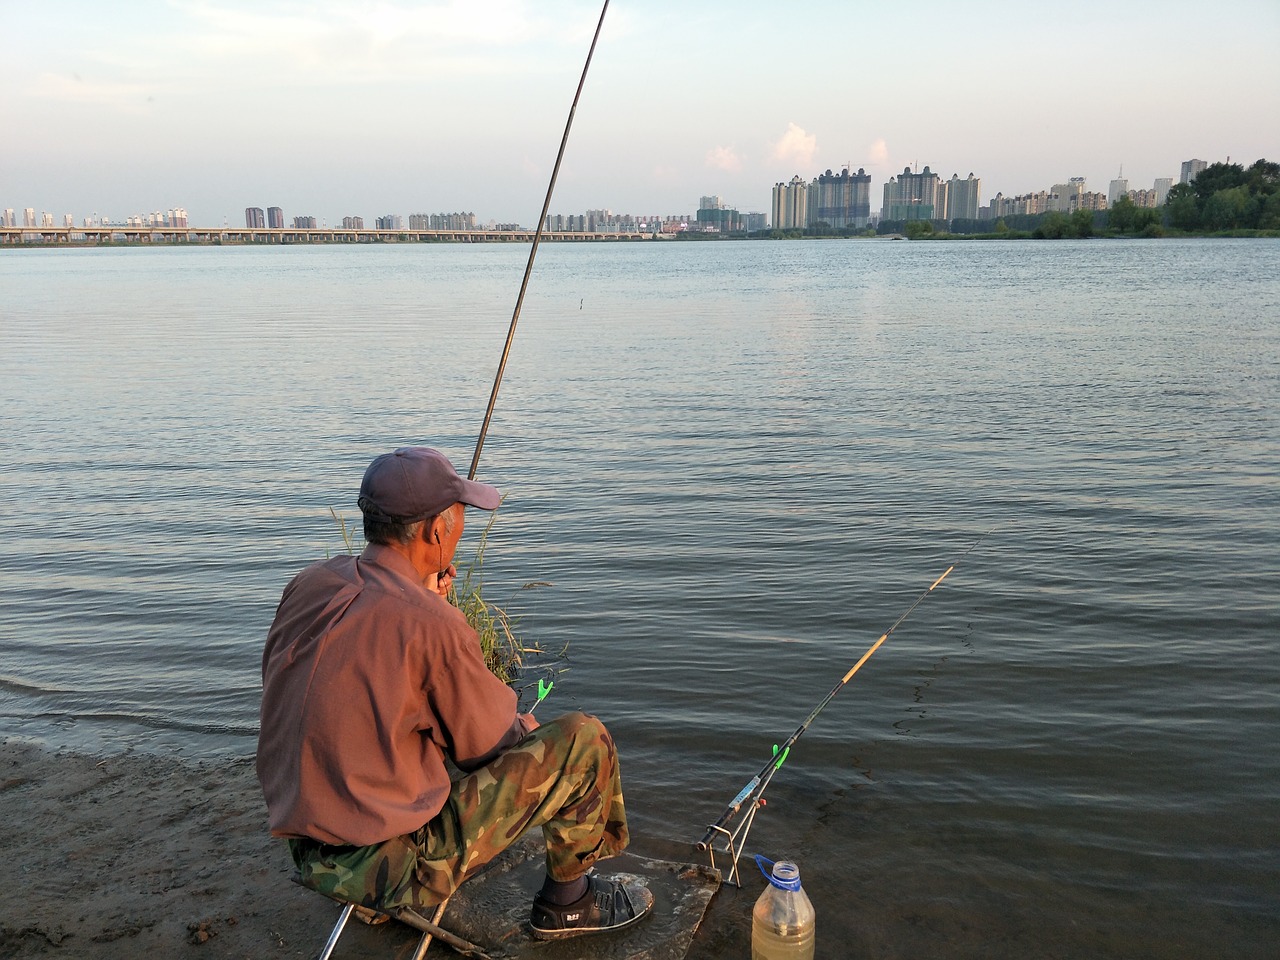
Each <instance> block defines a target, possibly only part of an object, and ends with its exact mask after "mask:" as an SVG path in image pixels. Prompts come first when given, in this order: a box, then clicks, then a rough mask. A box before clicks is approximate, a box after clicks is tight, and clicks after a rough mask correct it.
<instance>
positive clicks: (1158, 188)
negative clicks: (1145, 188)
mask: <svg viewBox="0 0 1280 960" xmlns="http://www.w3.org/2000/svg"><path fill="white" fill-rule="evenodd" d="M1152 189H1153V190H1155V192H1156V206H1157V207H1163V206H1164V202H1165V200H1166V199H1167V198H1168V196H1169V191H1170V190H1172V189H1173V177H1156V182H1155V183H1154V184H1153V185H1152Z"/></svg>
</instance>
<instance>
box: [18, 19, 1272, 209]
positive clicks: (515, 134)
mask: <svg viewBox="0 0 1280 960" xmlns="http://www.w3.org/2000/svg"><path fill="white" fill-rule="evenodd" d="M600 6H601V4H600V3H597V2H595V0H591V2H577V0H440V2H433V0H420V2H411V0H378V2H374V0H243V2H240V0H227V2H222V0H115V2H102V0H41V2H39V3H35V2H31V0H0V38H2V40H0V208H4V207H13V208H15V209H16V210H18V211H19V216H21V210H22V209H23V208H26V207H32V208H34V209H35V210H36V212H37V215H39V213H41V212H43V211H48V212H50V213H52V214H54V215H55V217H56V222H58V223H61V222H62V217H63V215H64V214H67V213H70V214H72V215H73V216H74V217H75V222H77V223H80V222H81V221H82V219H83V218H84V217H87V216H93V215H97V216H99V217H109V218H111V219H112V220H123V219H124V218H125V217H128V216H130V215H133V214H143V215H145V214H147V213H149V212H152V211H156V210H161V211H163V210H168V209H169V208H172V207H184V208H186V210H187V211H188V216H189V218H190V222H191V223H192V224H193V225H198V226H215V225H220V224H222V223H223V222H228V223H230V224H231V225H233V226H235V225H242V224H243V222H244V209H245V207H249V206H256V207H263V208H266V207H268V206H279V207H281V208H282V209H283V211H284V214H285V217H286V222H290V221H291V220H292V218H293V217H294V216H301V215H307V216H314V217H316V218H317V219H318V220H322V221H325V222H327V223H328V224H335V223H338V222H340V221H341V219H342V217H344V216H362V217H364V218H365V221H366V223H368V224H370V225H371V224H372V220H373V218H374V217H377V216H381V215H384V214H388V213H394V214H399V215H401V216H403V217H405V218H406V219H407V217H408V215H409V214H411V213H441V212H454V211H469V212H473V213H475V215H476V217H477V219H478V220H479V221H480V222H481V223H484V222H487V221H491V220H496V221H498V222H517V223H521V224H524V225H526V226H533V225H534V224H535V223H536V221H537V218H538V212H539V210H540V209H541V207H542V202H543V197H544V195H545V193H546V188H547V181H548V178H549V177H550V173H551V169H552V165H553V163H554V161H555V155H556V150H557V148H558V146H559V143H560V137H561V134H562V132H563V130H564V123H565V119H566V117H567V115H568V112H569V106H570V103H571V102H572V99H573V93H574V90H575V88H576V86H577V83H578V78H579V75H580V73H581V70H582V64H583V61H584V59H585V57H586V52H587V48H588V46H589V44H590V40H591V35H592V32H593V31H594V29H595V25H596V20H597V19H598V17H599V13H600ZM1278 50H1280V0H1220V2H1218V3H1214V4H1205V3H1203V2H1202V0H1195V2H1184V0H1163V2H1149V0H1107V2H1094V0H1079V2H1075V3H1071V4H1064V3H1043V2H1026V0H1022V2H1007V0H973V2H969V0H949V2H932V0H916V2H912V3H869V2H859V0H788V2H782V0H775V2H771V3H764V2H754V0H612V2H611V3H610V5H609V11H608V14H607V16H606V18H605V23H604V28H603V31H602V33H601V37H600V42H599V46H598V47H597V49H596V54H595V58H594V60H593V61H592V65H591V70H590V73H589V74H588V76H587V80H586V86H585V88H584V90H583V94H582V99H581V101H580V103H579V105H578V109H577V113H576V116H575V119H574V126H573V130H572V132H571V134H570V139H569V144H568V149H567V151H566V154H565V159H564V164H563V166H562V168H561V171H560V176H559V179H558V181H557V185H556V193H555V197H554V199H553V201H552V204H551V211H552V212H553V213H582V212H584V211H586V210H587V209H599V208H608V209H611V210H613V211H614V212H617V213H632V214H637V215H645V216H648V215H654V214H658V215H664V216H665V215H676V214H682V213H686V214H692V213H693V211H695V210H696V209H697V206H698V200H699V198H700V197H702V196H704V195H713V194H714V195H719V196H720V197H722V198H723V200H724V201H725V203H726V204H728V205H730V206H734V207H736V208H737V209H739V210H742V211H744V212H747V211H760V212H766V213H767V212H768V211H769V207H770V197H771V190H772V187H773V185H774V184H775V183H777V182H779V181H786V180H790V179H791V177H793V176H795V175H797V174H798V175H799V176H801V177H802V178H804V179H805V180H810V179H812V178H813V177H814V176H817V175H818V174H820V173H822V172H823V171H824V170H826V169H828V168H830V169H832V170H834V171H836V172H839V171H840V169H841V168H842V167H844V166H850V165H851V166H852V167H853V168H854V169H857V168H858V167H862V168H864V169H865V170H866V171H867V172H868V173H870V174H871V176H872V185H871V189H872V206H873V208H878V207H879V204H880V200H881V196H882V191H883V185H884V182H885V181H886V180H887V179H888V178H889V177H890V176H893V175H895V174H900V173H901V172H902V171H903V169H904V167H907V166H912V167H913V168H915V167H918V168H919V169H923V168H924V167H925V166H926V165H927V166H929V168H930V169H931V170H932V171H934V172H936V173H938V174H940V175H941V176H942V177H943V178H944V179H945V178H950V176H951V175H952V174H953V173H954V174H959V176H960V177H961V178H964V177H966V176H968V174H970V173H973V174H974V175H975V176H977V177H979V178H981V180H982V203H983V204H986V203H987V202H988V201H989V200H990V198H991V197H993V196H995V194H996V193H997V192H1001V193H1003V194H1005V195H1006V196H1011V195H1015V194H1020V193H1027V192H1032V191H1036V190H1042V189H1043V190H1047V189H1049V188H1051V187H1052V185H1053V184H1055V183H1063V182H1065V181H1066V180H1067V179H1068V178H1069V177H1085V178H1086V179H1087V181H1088V187H1089V189H1090V190H1097V191H1102V192H1105V191H1106V190H1107V185H1108V182H1109V181H1110V180H1111V179H1112V178H1114V177H1116V176H1118V175H1119V174H1120V171H1121V169H1122V168H1123V175H1124V176H1125V177H1126V178H1127V179H1128V181H1129V186H1130V188H1131V189H1138V188H1150V187H1151V186H1152V184H1153V182H1154V180H1155V178H1157V177H1173V178H1174V179H1175V180H1176V179H1177V177H1178V174H1179V168H1180V165H1181V162H1182V161H1183V160H1188V159H1192V158H1197V159H1202V160H1207V161H1209V162H1213V161H1217V160H1226V159H1227V158H1228V157H1229V158H1230V159H1231V160H1232V161H1233V162H1242V163H1244V164H1246V165H1247V164H1249V163H1252V162H1253V161H1254V160H1257V159H1259V158H1261V157H1265V158H1267V159H1269V160H1280V55H1277V52H1276V51H1278ZM19 222H20V221H19Z"/></svg>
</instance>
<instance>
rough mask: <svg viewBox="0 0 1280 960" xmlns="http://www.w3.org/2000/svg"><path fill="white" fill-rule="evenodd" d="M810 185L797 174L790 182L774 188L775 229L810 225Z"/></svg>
mask: <svg viewBox="0 0 1280 960" xmlns="http://www.w3.org/2000/svg"><path fill="white" fill-rule="evenodd" d="M808 194H809V185H808V184H807V183H805V182H804V181H803V180H801V179H800V175H799V174H796V175H795V176H794V177H792V178H791V182H790V183H779V184H775V185H774V188H773V227H774V229H775V230H793V229H797V228H801V229H803V228H804V227H806V226H808V224H807V223H806V217H807V215H808Z"/></svg>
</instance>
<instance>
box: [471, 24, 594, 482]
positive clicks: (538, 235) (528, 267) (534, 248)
mask: <svg viewBox="0 0 1280 960" xmlns="http://www.w3.org/2000/svg"><path fill="white" fill-rule="evenodd" d="M608 10H609V0H604V6H603V7H602V8H601V9H600V20H599V22H598V23H596V32H595V35H594V36H593V37H592V38H591V48H590V49H589V50H588V51H587V62H586V63H584V64H583V65H582V76H581V77H580V78H579V80H578V89H577V91H576V92H575V93H574V95H573V103H572V104H571V105H570V107H569V119H568V120H566V121H565V124H564V136H563V137H561V138H560V151H559V152H558V153H557V154H556V162H555V166H554V167H552V168H551V182H550V183H548V184H547V198H546V199H545V200H543V201H542V215H541V216H540V217H538V227H537V229H536V230H535V231H534V233H533V243H532V245H531V246H530V247H529V262H528V263H527V264H525V268H524V279H522V280H521V281H520V294H519V296H517V297H516V308H515V310H514V311H513V312H512V314H511V326H510V327H509V328H508V330H507V342H506V344H505V345H504V346H503V348H502V359H501V360H499V361H498V372H497V374H496V375H495V376H494V378H493V391H492V392H491V393H490V394H489V406H488V407H487V408H486V409H485V412H484V423H483V424H481V426H480V436H479V437H477V438H476V452H475V453H474V454H473V455H472V457H471V469H470V470H468V471H467V479H468V480H474V479H475V478H476V471H477V470H478V469H479V468H480V451H481V450H483V449H484V439H485V437H486V436H488V434H489V421H490V420H492V419H493V408H494V407H495V406H496V405H497V403H498V388H499V387H500V386H501V385H502V373H503V371H504V370H506V368H507V356H508V355H509V354H510V353H511V343H512V341H514V340H515V337H516V323H517V322H518V321H519V320H520V307H521V306H522V305H523V304H524V292H525V290H526V288H527V287H528V286H529V274H530V273H532V272H533V258H534V257H536V256H537V255H538V244H539V243H540V242H541V241H542V228H543V226H544V225H545V224H546V222H547V213H548V211H550V209H551V194H552V192H554V190H555V188H556V177H557V176H559V174H560V161H561V160H563V159H564V148H565V146H566V145H567V144H568V143H569V130H570V129H571V128H572V127H573V115H574V114H575V113H576V112H577V110H578V98H579V97H581V96H582V87H583V85H584V84H585V83H586V82H587V70H588V69H589V68H590V67H591V57H592V55H593V54H594V53H595V52H596V41H597V40H599V39H600V28H601V27H603V26H604V15H605V13H607V12H608Z"/></svg>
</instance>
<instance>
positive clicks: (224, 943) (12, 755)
mask: <svg viewBox="0 0 1280 960" xmlns="http://www.w3.org/2000/svg"><path fill="white" fill-rule="evenodd" d="M636 846H637V847H639V848H642V849H643V848H644V847H645V846H646V845H645V844H637V845H636ZM0 850H3V852H4V858H5V862H6V863H7V865H8V866H9V868H10V870H11V875H12V876H14V877H15V878H16V879H17V893H18V896H11V897H6V898H3V900H0V956H3V957H6V958H10V957H12V958H24V957H68V958H70V957H76V958H81V957H92V958H95V960H97V958H102V960H116V958H119V960H134V958H137V957H150V958H167V957H184V958H187V957H189V958H191V960H223V958H226V960H232V958H236V960H239V958H259V957H264V958H294V957H296V958H310V957H314V956H316V955H317V954H318V953H319V951H320V948H321V947H322V946H323V944H324V941H325V938H326V937H327V936H328V934H329V931H330V929H331V928H332V926H333V923H334V921H335V920H336V919H337V915H338V908H337V906H336V905H335V904H333V903H331V902H329V901H328V900H326V899H325V898H323V897H321V896H319V895H318V894H315V893H312V892H310V891H307V890H304V889H302V888H301V887H299V886H298V885H297V884H295V883H293V882H292V879H291V877H292V875H293V866H292V864H291V863H290V861H289V858H288V855H287V853H286V851H285V848H284V845H283V844H282V843H281V842H280V841H278V840H273V839H272V838H271V837H270V835H269V833H268V830H267V819H266V808H265V806H264V805H263V802H262V795H261V793H260V791H259V789H258V781H257V778H256V776H255V775H254V770H253V762H252V761H251V760H247V759H245V760H232V761H226V760H222V761H207V762H191V761H184V760H178V759H172V758H165V757H156V756H146V755H121V756H114V757H107V758H102V757H92V756H85V755H82V754H77V753H71V752H67V751H60V752H53V751H49V750H44V749H41V748H38V747H35V746H31V745H29V744H25V743H19V742H14V741H9V740H5V741H0ZM648 852H649V853H650V855H660V854H670V853H671V851H652V850H651V851H648ZM676 852H677V853H681V852H687V851H683V850H681V851H676ZM536 860H537V863H536V864H534V867H536V869H534V868H533V867H531V868H530V869H533V873H536V874H538V875H539V876H540V870H541V867H540V864H541V854H540V853H539V854H538V856H537V858H536ZM628 861H630V862H631V867H630V868H631V869H635V863H634V861H632V860H631V858H629V857H624V858H621V859H619V860H617V861H611V862H612V863H614V864H616V865H618V866H625V865H626V862H628ZM531 862H532V861H531ZM662 872H663V871H661V870H659V871H657V873H658V874H661V873H662ZM514 873H515V871H514V870H513V874H514ZM520 879H521V880H522V881H527V882H526V883H525V884H524V886H525V887H526V888H527V889H529V890H530V892H532V889H534V887H535V886H536V884H537V882H538V877H536V876H533V874H530V876H529V877H522V878H520ZM663 882H665V883H666V885H667V886H668V887H671V890H668V891H667V893H666V896H667V897H668V899H669V900H672V902H675V903H677V905H680V904H681V903H684V902H683V901H681V900H680V899H679V898H680V897H685V896H687V895H688V893H689V889H690V886H689V885H688V884H679V885H677V884H675V882H674V881H673V880H672V879H671V878H668V879H667V880H665V881H663ZM677 887H678V889H677ZM708 895H709V893H708ZM459 896H461V894H460V895H459ZM519 899H520V897H519V894H518V892H511V893H509V894H508V895H507V897H506V901H508V902H509V903H508V906H510V904H515V905H516V907H515V908H516V909H517V912H519V911H520V910H522V909H523V908H522V906H521V905H520V904H519V903H518V902H517V901H518V900H519ZM684 906H687V907H688V908H689V909H691V910H692V909H696V915H690V916H688V917H682V916H664V917H662V918H657V919H656V920H655V922H654V923H651V924H649V925H648V927H650V928H652V929H646V930H645V931H644V932H643V933H644V936H641V937H633V938H628V940H637V941H640V942H639V943H638V944H637V945H638V946H643V947H644V948H646V949H647V950H648V951H649V952H650V953H651V955H652V956H655V957H656V956H663V957H669V956H683V955H684V952H685V949H687V948H688V938H689V936H691V935H692V932H693V930H692V928H693V927H694V926H696V923H697V918H698V917H700V916H701V913H702V909H703V907H704V906H705V898H703V899H702V900H700V901H699V902H697V903H694V902H693V901H689V902H688V903H684ZM465 907H466V904H461V906H460V907H459V909H462V910H463V919H462V920H459V921H457V922H464V921H466V910H465ZM499 912H500V911H494V910H490V909H473V910H471V911H470V913H472V914H474V915H475V918H478V919H479V920H487V919H491V918H489V915H490V914H493V915H494V916H495V917H496V916H497V914H498V913H499ZM666 912H668V913H671V912H672V911H671V910H670V909H668V910H667V911H666ZM674 913H675V914H679V911H678V910H677V911H674ZM513 916H514V914H513ZM508 919H510V918H508ZM658 921H661V922H658ZM467 922H470V921H467ZM512 923H514V921H512ZM445 925H446V926H451V925H453V926H456V924H451V923H450V921H449V919H448V916H446V921H445ZM508 925H511V924H508ZM464 926H465V923H464ZM472 926H473V927H474V926H475V923H474V922H472ZM482 926H483V924H482ZM667 927H670V928H671V929H669V930H668V929H666V928H667ZM465 932H466V933H467V934H468V935H471V936H475V937H477V939H483V937H482V936H480V935H479V933H477V932H476V931H474V930H472V929H471V928H470V927H468V928H467V929H466V930H465ZM483 932H484V931H480V933H483ZM648 940H651V941H653V942H652V943H649V942H647V941H648ZM417 942H418V935H417V934H416V933H415V932H413V931H412V930H410V929H409V928H407V927H404V926H402V925H400V924H396V923H391V924H386V925H383V926H378V927H368V926H364V925H362V924H359V923H356V922H354V921H353V922H352V923H351V924H349V925H348V928H347V931H346V932H345V933H344V934H343V937H342V942H341V944H340V947H339V951H338V956H340V957H342V958H343V960H354V958H378V960H393V958H397V957H405V958H407V957H409V956H411V954H412V952H413V949H414V947H415V946H416V945H417ZM486 942H497V941H496V940H490V941H486ZM621 945H622V943H621V942H620V944H619V946H621ZM508 946H510V944H508ZM543 952H545V951H543ZM552 952H553V953H554V952H555V951H552ZM561 953H563V951H561ZM431 955H433V956H452V955H453V954H451V953H449V952H448V951H445V950H443V949H442V948H440V947H436V946H433V947H432V954H431ZM556 955H557V956H559V955H560V954H559V953H557V954H556ZM565 955H566V956H567V954H565ZM588 955H594V953H590V954H588ZM691 955H704V956H705V955H706V954H705V953H702V952H701V951H700V950H694V951H692V952H691Z"/></svg>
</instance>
